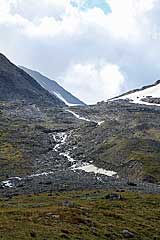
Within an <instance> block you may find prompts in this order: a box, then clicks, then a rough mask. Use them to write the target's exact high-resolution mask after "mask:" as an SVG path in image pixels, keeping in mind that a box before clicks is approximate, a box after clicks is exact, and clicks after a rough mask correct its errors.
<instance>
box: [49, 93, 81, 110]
mask: <svg viewBox="0 0 160 240" xmlns="http://www.w3.org/2000/svg"><path fill="white" fill-rule="evenodd" d="M52 93H53V94H54V95H56V97H58V98H59V99H60V100H61V101H62V102H64V103H65V104H66V105H68V106H70V107H71V106H81V104H76V103H69V102H67V100H66V99H65V98H64V97H63V96H62V95H61V94H60V93H57V92H54V91H52Z"/></svg>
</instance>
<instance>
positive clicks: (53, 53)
mask: <svg viewBox="0 0 160 240" xmlns="http://www.w3.org/2000/svg"><path fill="white" fill-rule="evenodd" d="M0 51H1V52H2V53H4V54H5V55H6V56H7V57H8V58H10V59H11V60H12V61H13V62H15V63H16V64H17V65H23V66H26V67H29V68H31V69H35V70H38V71H40V72H41V73H43V74H45V75H46V76H48V77H50V78H52V79H55V80H57V81H58V82H59V83H60V84H61V85H62V86H64V87H65V88H66V89H67V90H69V91H70V92H72V93H73V94H74V95H76V96H77V97H79V98H80V99H81V100H83V101H85V102H87V103H95V102H97V101H101V100H106V99H107V98H110V97H113V96H115V95H118V94H119V93H121V92H123V91H126V90H128V89H130V88H135V87H140V86H142V85H145V84H149V83H152V82H154V81H156V80H157V79H160V60H159V52H160V0H38V1H35V0H0Z"/></svg>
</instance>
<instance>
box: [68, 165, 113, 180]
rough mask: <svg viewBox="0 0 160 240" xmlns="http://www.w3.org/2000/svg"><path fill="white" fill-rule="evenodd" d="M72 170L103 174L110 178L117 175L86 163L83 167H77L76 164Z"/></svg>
mask: <svg viewBox="0 0 160 240" xmlns="http://www.w3.org/2000/svg"><path fill="white" fill-rule="evenodd" d="M72 168H73V170H83V171H85V172H87V173H94V174H102V175H106V176H108V177H112V176H114V175H116V174H117V173H116V172H114V171H109V170H105V169H103V168H98V167H96V166H94V165H93V164H89V163H85V164H83V165H82V166H77V165H76V164H75V165H74V166H72Z"/></svg>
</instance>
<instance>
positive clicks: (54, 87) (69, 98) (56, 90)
mask: <svg viewBox="0 0 160 240" xmlns="http://www.w3.org/2000/svg"><path fill="white" fill-rule="evenodd" d="M21 68H22V69H23V70H24V71H25V72H27V73H28V74H29V75H30V76H31V77H33V78H34V79H35V80H36V81H37V82H38V83H39V84H40V85H41V86H42V87H43V88H44V89H46V90H47V91H49V92H50V93H51V94H52V95H54V96H57V97H58V98H59V99H60V100H62V101H63V102H64V103H65V104H66V105H68V106H74V105H82V106H83V105H85V103H83V102H82V101H80V100H79V99H78V98H76V97H75V96H73V95H72V94H71V93H69V92H68V91H66V90H65V89H64V88H63V87H61V86H60V85H59V84H58V83H57V82H56V81H54V80H50V79H49V78H47V77H45V76H43V75H42V74H40V73H39V72H36V71H33V70H31V69H28V68H25V67H21Z"/></svg>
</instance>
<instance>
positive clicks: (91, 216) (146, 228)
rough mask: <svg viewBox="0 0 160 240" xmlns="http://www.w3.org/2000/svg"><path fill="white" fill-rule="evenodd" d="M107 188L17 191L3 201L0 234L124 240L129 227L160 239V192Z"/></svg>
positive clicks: (148, 239)
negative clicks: (116, 194)
mask: <svg viewBox="0 0 160 240" xmlns="http://www.w3.org/2000/svg"><path fill="white" fill-rule="evenodd" d="M107 194H108V192H106V191H81V192H80V191H79V192H68V193H57V194H56V193H55V194H41V195H29V196H19V197H18V196H17V197H13V198H12V199H5V200H4V199H3V200H1V201H0V239H3V240H13V239H23V240H25V239H26V240H30V239H37V240H44V239H46V240H50V239H58V240H59V239H71V240H78V239H79V240H83V239H85V240H102V239H108V240H120V239H125V238H124V237H123V234H122V231H123V230H124V229H128V230H129V231H131V232H132V233H134V234H135V237H134V239H135V240H152V239H154V240H159V239H160V229H159V221H160V195H143V194H139V193H121V195H122V196H123V198H124V199H123V200H113V201H112V200H107V199H106V198H105V196H106V195H107Z"/></svg>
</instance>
